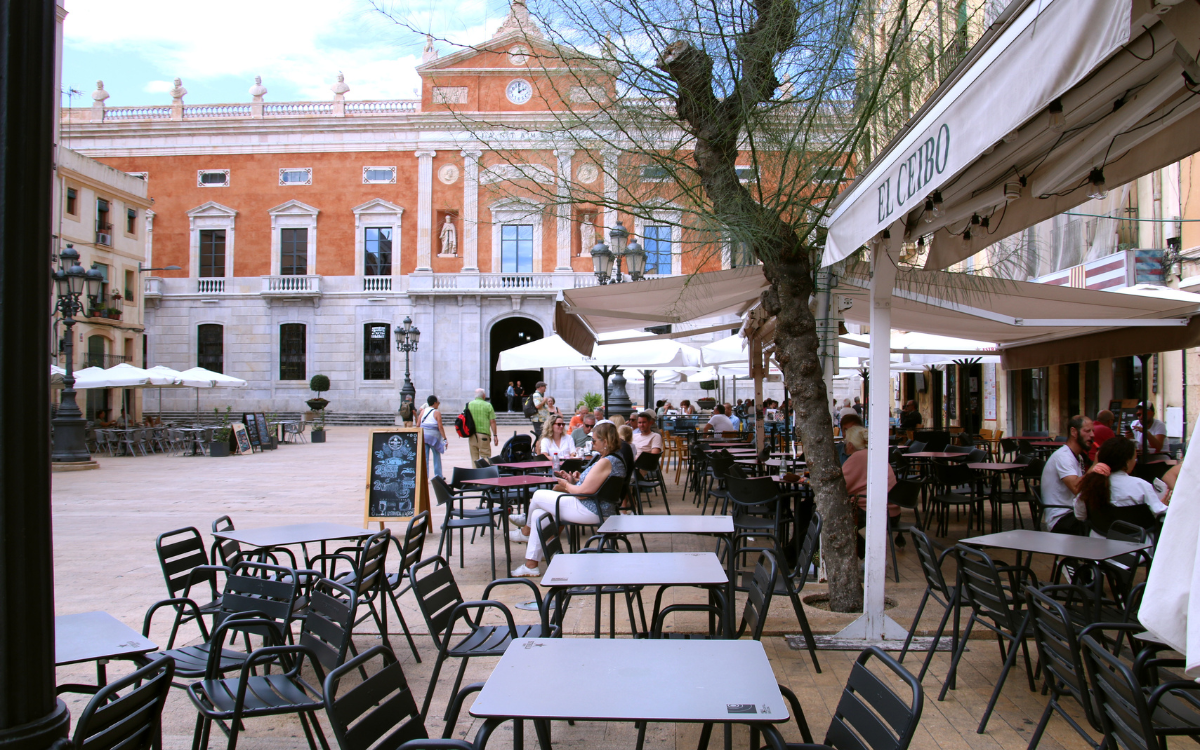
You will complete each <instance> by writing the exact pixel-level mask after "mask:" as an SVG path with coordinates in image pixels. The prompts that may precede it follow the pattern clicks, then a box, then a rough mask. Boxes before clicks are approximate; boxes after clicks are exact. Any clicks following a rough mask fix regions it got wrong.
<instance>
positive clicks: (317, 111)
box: [62, 99, 421, 122]
mask: <svg viewBox="0 0 1200 750" xmlns="http://www.w3.org/2000/svg"><path fill="white" fill-rule="evenodd" d="M420 111H421V102H420V101H419V100H412V99H387V100H381V101H360V102H342V101H336V102H267V103H263V104H245V103H234V104H185V105H182V106H174V105H170V104H163V105H155V106H149V107H103V106H98V107H88V108H83V107H76V108H72V109H66V110H63V113H62V116H63V119H65V120H69V121H75V122H81V121H84V122H86V121H91V122H136V121H139V120H140V121H147V120H233V119H264V118H265V119H273V118H294V117H378V116H387V115H406V114H415V113H417V112H420Z"/></svg>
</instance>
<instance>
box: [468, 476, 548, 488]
mask: <svg viewBox="0 0 1200 750" xmlns="http://www.w3.org/2000/svg"><path fill="white" fill-rule="evenodd" d="M462 483H463V484H477V485H479V486H481V487H529V486H531V485H534V484H558V479H557V478H556V477H541V476H536V475H530V474H522V475H520V476H515V477H484V478H482V479H464V480H462Z"/></svg>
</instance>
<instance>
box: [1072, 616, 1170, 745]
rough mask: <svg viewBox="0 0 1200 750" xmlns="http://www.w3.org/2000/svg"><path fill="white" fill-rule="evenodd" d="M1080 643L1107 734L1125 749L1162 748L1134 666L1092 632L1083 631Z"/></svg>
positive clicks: (1093, 695) (1106, 735)
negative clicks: (1134, 672)
mask: <svg viewBox="0 0 1200 750" xmlns="http://www.w3.org/2000/svg"><path fill="white" fill-rule="evenodd" d="M1080 646H1081V648H1082V650H1083V661H1084V664H1086V665H1087V670H1088V680H1089V682H1090V683H1091V687H1092V697H1093V698H1094V699H1095V701H1096V710H1097V712H1098V714H1099V716H1098V717H1097V718H1099V719H1100V725H1101V726H1102V727H1103V730H1104V735H1105V737H1111V738H1112V740H1116V743H1115V744H1117V745H1119V746H1120V747H1121V748H1122V749H1123V750H1159V748H1160V745H1159V742H1158V739H1157V737H1156V736H1155V734H1154V726H1153V723H1152V721H1151V718H1150V709H1149V707H1148V706H1147V705H1146V693H1145V691H1144V690H1143V688H1142V685H1141V683H1140V681H1139V680H1138V679H1137V677H1135V676H1134V674H1133V670H1131V669H1130V668H1129V665H1127V664H1125V663H1124V662H1123V661H1121V660H1120V659H1118V658H1117V657H1115V656H1113V655H1112V654H1110V653H1109V652H1108V650H1107V649H1105V647H1104V646H1102V645H1101V644H1100V643H1099V642H1098V641H1097V640H1096V639H1095V638H1094V637H1093V636H1091V635H1084V636H1083V637H1082V638H1081V639H1080ZM1110 746H1112V742H1111V740H1110Z"/></svg>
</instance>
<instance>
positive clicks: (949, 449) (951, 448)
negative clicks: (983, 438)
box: [945, 445, 975, 453]
mask: <svg viewBox="0 0 1200 750" xmlns="http://www.w3.org/2000/svg"><path fill="white" fill-rule="evenodd" d="M973 450H975V449H974V448H973V447H971V446H969V445H947V446H946V448H945V451H946V453H970V452H971V451H973Z"/></svg>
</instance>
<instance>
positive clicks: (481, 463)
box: [475, 458, 492, 469]
mask: <svg viewBox="0 0 1200 750" xmlns="http://www.w3.org/2000/svg"><path fill="white" fill-rule="evenodd" d="M491 465H492V462H491V461H489V460H487V459H486V458H477V459H475V468H476V469H486V468H487V467H489V466H491Z"/></svg>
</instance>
